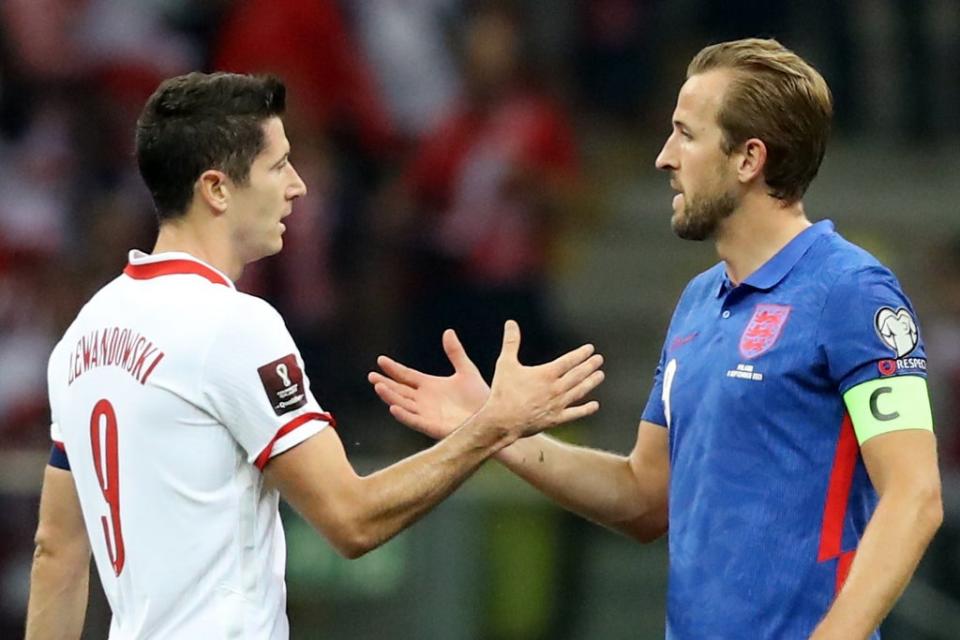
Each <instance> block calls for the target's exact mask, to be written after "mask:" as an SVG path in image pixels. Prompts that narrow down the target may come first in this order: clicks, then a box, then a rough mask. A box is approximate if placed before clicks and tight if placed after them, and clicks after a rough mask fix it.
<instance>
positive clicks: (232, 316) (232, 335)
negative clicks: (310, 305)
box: [214, 290, 289, 349]
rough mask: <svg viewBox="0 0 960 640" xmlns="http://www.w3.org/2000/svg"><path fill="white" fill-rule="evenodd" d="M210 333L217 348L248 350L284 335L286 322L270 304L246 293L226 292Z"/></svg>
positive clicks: (285, 333)
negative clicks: (216, 320) (214, 339)
mask: <svg viewBox="0 0 960 640" xmlns="http://www.w3.org/2000/svg"><path fill="white" fill-rule="evenodd" d="M221 310H222V314H221V316H220V321H219V322H218V323H217V325H216V329H215V331H214V334H215V336H216V341H217V343H218V344H220V345H226V346H227V347H229V346H230V345H233V347H234V348H241V347H242V348H247V349H252V348H254V347H255V346H256V345H258V344H261V343H265V342H272V341H273V340H275V339H277V338H279V337H282V336H288V335H289V332H288V330H287V326H286V323H285V322H284V320H283V317H282V316H281V315H280V312H278V311H277V310H276V309H275V308H274V307H273V305H271V304H270V303H269V302H267V301H266V300H264V299H263V298H259V297H257V296H255V295H251V294H249V293H244V292H242V291H233V290H231V291H230V295H229V296H227V297H226V299H225V300H224V305H223V307H222V308H221Z"/></svg>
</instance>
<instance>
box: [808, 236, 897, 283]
mask: <svg viewBox="0 0 960 640" xmlns="http://www.w3.org/2000/svg"><path fill="white" fill-rule="evenodd" d="M809 257H810V259H811V262H812V263H813V264H815V265H817V267H818V270H819V274H818V279H820V280H821V281H823V282H827V283H830V284H832V285H833V286H834V287H838V286H843V285H844V284H856V285H858V286H859V285H863V284H866V283H869V282H876V283H887V284H892V285H894V286H896V287H899V286H900V285H899V282H898V281H897V278H896V276H895V275H894V273H893V271H891V270H890V268H889V267H887V266H886V265H885V264H883V263H882V262H881V261H880V260H879V259H878V258H877V257H876V256H874V255H873V254H872V253H870V252H869V251H867V250H866V249H864V248H863V247H861V246H860V245H857V244H855V243H853V242H851V241H850V240H847V239H846V238H844V237H843V236H842V235H841V234H839V233H837V232H833V233H830V234H827V235H826V236H824V237H823V239H822V241H821V242H818V243H816V244H814V246H813V247H811V255H810V256H809Z"/></svg>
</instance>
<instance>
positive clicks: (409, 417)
mask: <svg viewBox="0 0 960 640" xmlns="http://www.w3.org/2000/svg"><path fill="white" fill-rule="evenodd" d="M390 415H392V416H393V417H394V419H395V420H396V421H397V422H399V423H401V424H405V425H406V426H408V427H410V428H411V429H415V430H417V431H419V432H420V433H423V434H426V435H430V433H429V430H428V427H427V424H426V421H425V420H424V419H423V418H421V417H420V416H419V415H417V414H415V413H412V412H410V411H408V410H406V409H404V408H403V407H401V406H398V405H391V406H390Z"/></svg>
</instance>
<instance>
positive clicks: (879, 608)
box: [811, 376, 943, 640]
mask: <svg viewBox="0 0 960 640" xmlns="http://www.w3.org/2000/svg"><path fill="white" fill-rule="evenodd" d="M845 400H846V403H847V406H848V408H849V410H850V415H851V418H852V419H853V422H854V425H855V430H856V431H857V437H858V439H859V440H860V442H861V453H862V455H863V460H864V464H865V465H866V468H867V473H868V474H869V476H870V480H871V482H872V483H873V486H874V488H876V490H877V493H878V494H879V496H880V501H879V503H878V505H877V508H876V510H875V511H874V514H873V517H871V518H870V521H869V523H868V525H867V528H866V530H865V531H864V535H863V538H862V539H861V540H860V544H859V546H858V548H857V553H856V556H855V558H854V560H853V564H852V566H851V568H850V573H849V575H848V577H847V580H846V582H845V583H844V586H843V588H842V589H841V590H840V593H839V594H838V595H837V598H836V600H835V601H834V603H833V606H832V607H831V608H830V610H829V611H828V612H827V615H826V617H825V618H824V619H823V621H821V623H820V625H819V626H818V627H817V629H816V631H815V632H814V634H813V636H811V638H812V639H813V640H828V639H833V638H836V639H840V638H842V639H844V640H847V639H851V638H867V637H869V635H870V634H871V633H872V632H873V630H874V629H876V628H877V627H878V626H879V625H880V622H881V621H882V620H883V619H884V617H885V616H886V615H887V613H888V612H889V611H890V609H891V608H892V607H893V605H894V603H895V602H896V601H897V598H899V596H900V594H901V593H902V592H903V590H904V588H905V587H906V586H907V584H908V583H909V581H910V578H911V577H912V576H913V572H914V571H915V570H916V567H917V563H919V562H920V558H921V556H922V555H923V553H924V551H925V550H926V548H927V545H928V544H929V543H930V540H931V538H932V537H933V534H934V533H935V532H936V530H937V529H938V528H939V526H940V523H941V522H942V520H943V504H942V501H941V497H940V472H939V469H938V467H937V444H936V439H935V438H934V434H933V430H932V421H931V419H930V409H929V400H928V397H927V390H926V381H925V380H924V379H923V378H921V377H919V376H899V377H895V378H885V379H880V380H873V381H870V382H865V383H862V384H860V385H858V386H857V387H854V388H852V389H850V390H849V391H848V392H847V394H846V395H845Z"/></svg>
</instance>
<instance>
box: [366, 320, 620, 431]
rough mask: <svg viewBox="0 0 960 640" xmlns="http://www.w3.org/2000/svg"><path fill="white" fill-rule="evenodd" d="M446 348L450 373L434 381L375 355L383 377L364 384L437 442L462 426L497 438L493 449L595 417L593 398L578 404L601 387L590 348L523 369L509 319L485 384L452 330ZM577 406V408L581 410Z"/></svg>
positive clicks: (514, 326)
mask: <svg viewBox="0 0 960 640" xmlns="http://www.w3.org/2000/svg"><path fill="white" fill-rule="evenodd" d="M443 349H444V351H445V352H446V354H447V358H449V360H450V363H451V364H452V365H453V370H454V371H453V374H452V375H449V376H433V375H427V374H425V373H423V372H420V371H417V370H416V369H412V368H410V367H407V366H405V365H403V364H401V363H399V362H397V361H396V360H393V359H392V358H389V357H387V356H380V357H379V358H377V364H378V366H379V367H380V369H381V371H382V373H381V372H376V371H374V372H371V373H370V374H369V375H368V376H367V378H368V380H369V381H370V383H371V384H372V385H373V388H374V391H376V393H377V395H378V396H379V397H380V399H381V400H383V402H384V403H385V404H387V406H388V407H389V408H390V413H391V414H392V415H393V417H394V418H396V419H397V420H398V421H400V422H401V423H403V424H405V425H407V426H408V427H411V428H413V429H415V430H417V431H420V432H421V433H423V434H425V435H428V436H430V437H432V438H435V439H442V438H445V437H446V436H447V435H449V434H450V433H452V432H454V431H456V430H457V429H459V428H470V429H480V430H483V431H485V432H489V433H490V435H491V437H495V438H496V440H497V444H496V445H495V448H497V449H499V448H503V447H506V446H509V445H510V444H511V443H513V442H514V441H516V440H517V439H519V438H524V437H527V436H531V435H534V434H537V433H540V432H541V431H544V430H546V429H550V428H552V427H555V426H557V425H560V424H564V423H566V422H570V421H573V420H577V419H579V418H583V417H585V416H588V415H591V414H593V413H595V412H596V411H597V410H598V409H599V408H600V403H598V402H597V401H596V400H591V401H587V402H582V401H583V399H584V398H585V397H586V396H587V395H588V394H589V393H590V392H591V391H593V390H594V389H595V388H596V387H597V385H599V384H600V383H601V382H603V377H604V376H603V371H602V370H601V369H600V367H601V366H602V365H603V356H601V355H600V354H597V353H594V351H595V350H594V347H593V345H591V344H586V345H583V346H581V347H579V348H577V349H574V350H573V351H570V352H568V353H566V354H564V355H562V356H560V357H559V358H557V359H556V360H553V361H551V362H547V363H545V364H541V365H536V366H524V365H522V364H520V362H519V360H518V358H517V356H518V351H519V349H520V327H519V326H518V325H517V323H516V322H514V321H513V320H508V321H507V322H506V324H505V325H504V329H503V346H502V348H501V350H500V356H499V357H498V359H497V365H496V370H495V372H494V375H493V382H492V384H491V385H490V386H488V385H487V383H486V382H485V381H484V379H483V377H482V376H481V375H480V371H479V370H478V369H477V367H476V365H474V363H473V361H471V360H470V358H469V356H468V355H467V353H466V351H465V350H464V348H463V345H462V344H461V343H460V340H459V339H458V338H457V334H456V333H455V332H454V331H453V330H452V329H447V330H446V331H445V332H444V334H443ZM578 403H580V404H578Z"/></svg>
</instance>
